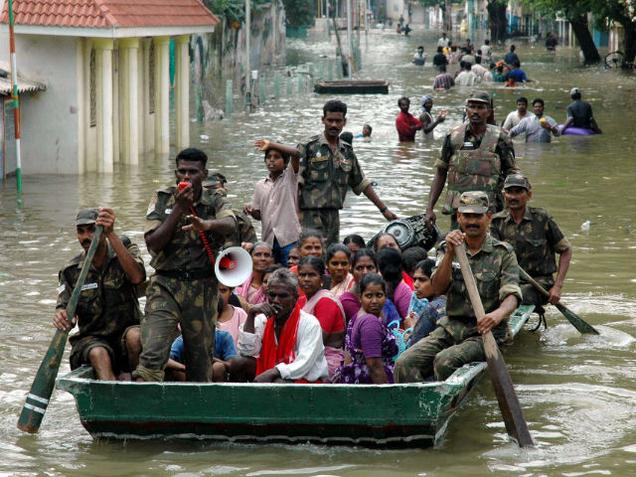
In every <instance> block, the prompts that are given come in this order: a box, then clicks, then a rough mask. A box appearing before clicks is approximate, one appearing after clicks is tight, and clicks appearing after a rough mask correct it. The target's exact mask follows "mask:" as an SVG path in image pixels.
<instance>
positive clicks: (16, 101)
mask: <svg viewBox="0 0 636 477" xmlns="http://www.w3.org/2000/svg"><path fill="white" fill-rule="evenodd" d="M8 9H9V54H10V56H11V99H12V103H13V104H12V107H13V122H14V130H15V161H16V166H15V181H16V188H17V191H18V201H20V200H21V199H20V195H21V194H22V154H21V147H20V136H21V133H20V94H19V92H18V62H17V59H16V54H15V31H14V24H15V18H14V16H13V0H9V4H8Z"/></svg>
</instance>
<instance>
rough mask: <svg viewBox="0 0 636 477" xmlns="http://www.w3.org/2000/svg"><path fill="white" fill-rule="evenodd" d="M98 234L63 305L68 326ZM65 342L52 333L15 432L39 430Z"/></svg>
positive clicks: (63, 337) (60, 333) (62, 335)
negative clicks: (66, 303)
mask: <svg viewBox="0 0 636 477" xmlns="http://www.w3.org/2000/svg"><path fill="white" fill-rule="evenodd" d="M101 234H102V226H101V225H98V226H97V227H95V232H94V233H93V241H92V242H91V246H90V247H89V249H88V252H86V258H85V259H84V264H83V265H82V270H81V271H80V274H79V277H78V278H77V283H76V284H75V288H74V289H73V293H72V294H71V298H70V299H69V302H68V305H66V319H67V320H68V321H70V322H72V321H73V317H74V316H75V309H76V308H77V302H78V301H79V297H80V293H82V287H83V286H84V281H86V275H88V270H89V269H90V268H91V263H92V261H93V257H94V256H95V252H96V251H97V246H98V245H99V238H100V236H101ZM67 338H68V331H67V330H57V331H56V332H55V336H53V339H52V340H51V344H50V345H49V349H48V350H47V352H46V355H45V356H44V359H43V360H42V363H41V364H40V368H39V369H38V372H37V374H36V375H35V379H34V380H33V384H32V385H31V390H30V391H29V394H28V395H27V398H26V402H25V403H24V407H23V408H22V412H21V413H20V418H19V419H18V429H20V430H21V431H24V432H30V433H32V434H34V433H36V432H38V431H39V430H40V424H41V423H42V419H43V418H44V413H45V412H46V408H47V407H48V405H49V399H50V398H51V394H53V388H54V387H55V378H56V377H57V372H58V371H59V369H60V363H61V362H62V356H63V354H64V347H65V346H66V340H67Z"/></svg>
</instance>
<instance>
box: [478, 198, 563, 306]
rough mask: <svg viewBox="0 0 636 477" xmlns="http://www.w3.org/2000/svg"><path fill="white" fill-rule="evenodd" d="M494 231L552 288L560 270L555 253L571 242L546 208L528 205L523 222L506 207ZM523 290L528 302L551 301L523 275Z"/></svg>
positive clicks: (497, 216)
mask: <svg viewBox="0 0 636 477" xmlns="http://www.w3.org/2000/svg"><path fill="white" fill-rule="evenodd" d="M490 231H491V233H492V235H493V236H494V237H495V238H497V239H498V240H505V241H506V242H508V243H509V244H510V245H512V246H513V247H514V250H515V253H516V255H517V260H518V262H519V266H520V267H521V268H523V269H524V270H525V271H526V272H528V274H529V275H530V276H531V277H532V278H534V279H535V280H536V281H537V282H539V283H540V284H541V285H542V286H543V288H545V289H546V290H549V289H550V288H552V286H553V285H554V272H556V270H557V263H556V259H555V255H554V254H555V253H559V254H560V253H563V252H565V251H566V250H568V249H569V248H570V242H569V241H568V239H567V238H565V236H564V235H563V232H561V229H560V228H559V226H558V225H557V224H556V222H555V221H554V219H553V218H552V217H551V216H550V214H548V212H547V211H546V210H545V209H540V208H536V207H526V212H525V214H524V215H523V219H521V222H520V223H519V224H516V223H515V221H514V219H513V218H512V216H511V215H510V212H509V211H508V210H504V211H502V212H499V213H497V214H495V215H494V217H493V219H492V223H491V224H490ZM521 291H522V292H523V303H524V304H534V305H535V306H541V305H545V304H546V303H547V302H548V299H547V298H546V297H544V296H543V295H541V294H540V293H539V292H537V291H536V290H535V288H534V287H533V286H532V285H530V284H529V283H526V282H525V281H524V280H523V278H522V279H521Z"/></svg>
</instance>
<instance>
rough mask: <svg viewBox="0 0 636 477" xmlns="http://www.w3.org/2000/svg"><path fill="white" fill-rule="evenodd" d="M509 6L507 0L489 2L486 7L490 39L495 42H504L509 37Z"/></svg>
mask: <svg viewBox="0 0 636 477" xmlns="http://www.w3.org/2000/svg"><path fill="white" fill-rule="evenodd" d="M507 6H508V2H507V1H506V0H488V3H487V5H486V10H487V11H488V27H489V28H490V38H491V39H492V40H493V41H497V42H499V41H503V40H505V39H506V36H507V35H508V17H507V16H506V7H507Z"/></svg>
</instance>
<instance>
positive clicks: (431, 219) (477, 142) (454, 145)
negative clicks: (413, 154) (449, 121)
mask: <svg viewBox="0 0 636 477" xmlns="http://www.w3.org/2000/svg"><path fill="white" fill-rule="evenodd" d="M491 112H492V105H491V98H490V95H489V94H488V93H486V92H481V91H480V92H476V93H474V94H473V95H472V96H471V97H470V98H468V99H467V100H466V119H467V120H468V122H467V123H464V124H462V125H460V126H457V127H456V128H454V129H453V130H452V131H451V132H450V133H449V134H448V135H447V136H446V139H445V140H444V145H443V146H442V153H441V157H440V158H439V159H438V160H437V161H436V162H435V168H436V172H435V177H434V179H433V183H432V184H431V190H430V193H429V196H428V203H427V206H426V220H427V222H428V223H435V220H436V215H435V212H434V210H433V209H434V207H435V204H436V203H437V200H438V199H439V196H440V195H441V193H442V190H443V189H444V185H445V184H446V181H447V179H448V185H447V191H446V203H445V205H444V207H443V209H442V212H443V213H444V214H449V215H451V229H455V228H457V219H456V213H457V206H458V203H459V197H460V195H461V194H462V192H466V191H472V190H482V191H484V192H485V193H486V194H487V195H488V201H489V204H490V206H489V207H490V211H491V212H496V211H500V210H502V209H503V197H502V194H501V190H502V186H503V183H504V179H505V178H506V176H507V175H508V174H512V173H515V172H518V168H517V166H516V162H515V151H514V148H513V145H512V140H511V139H510V136H509V135H508V134H507V133H506V132H505V131H503V130H502V129H501V128H499V127H497V126H493V125H490V124H488V123H487V121H488V117H489V116H490V114H491Z"/></svg>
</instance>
